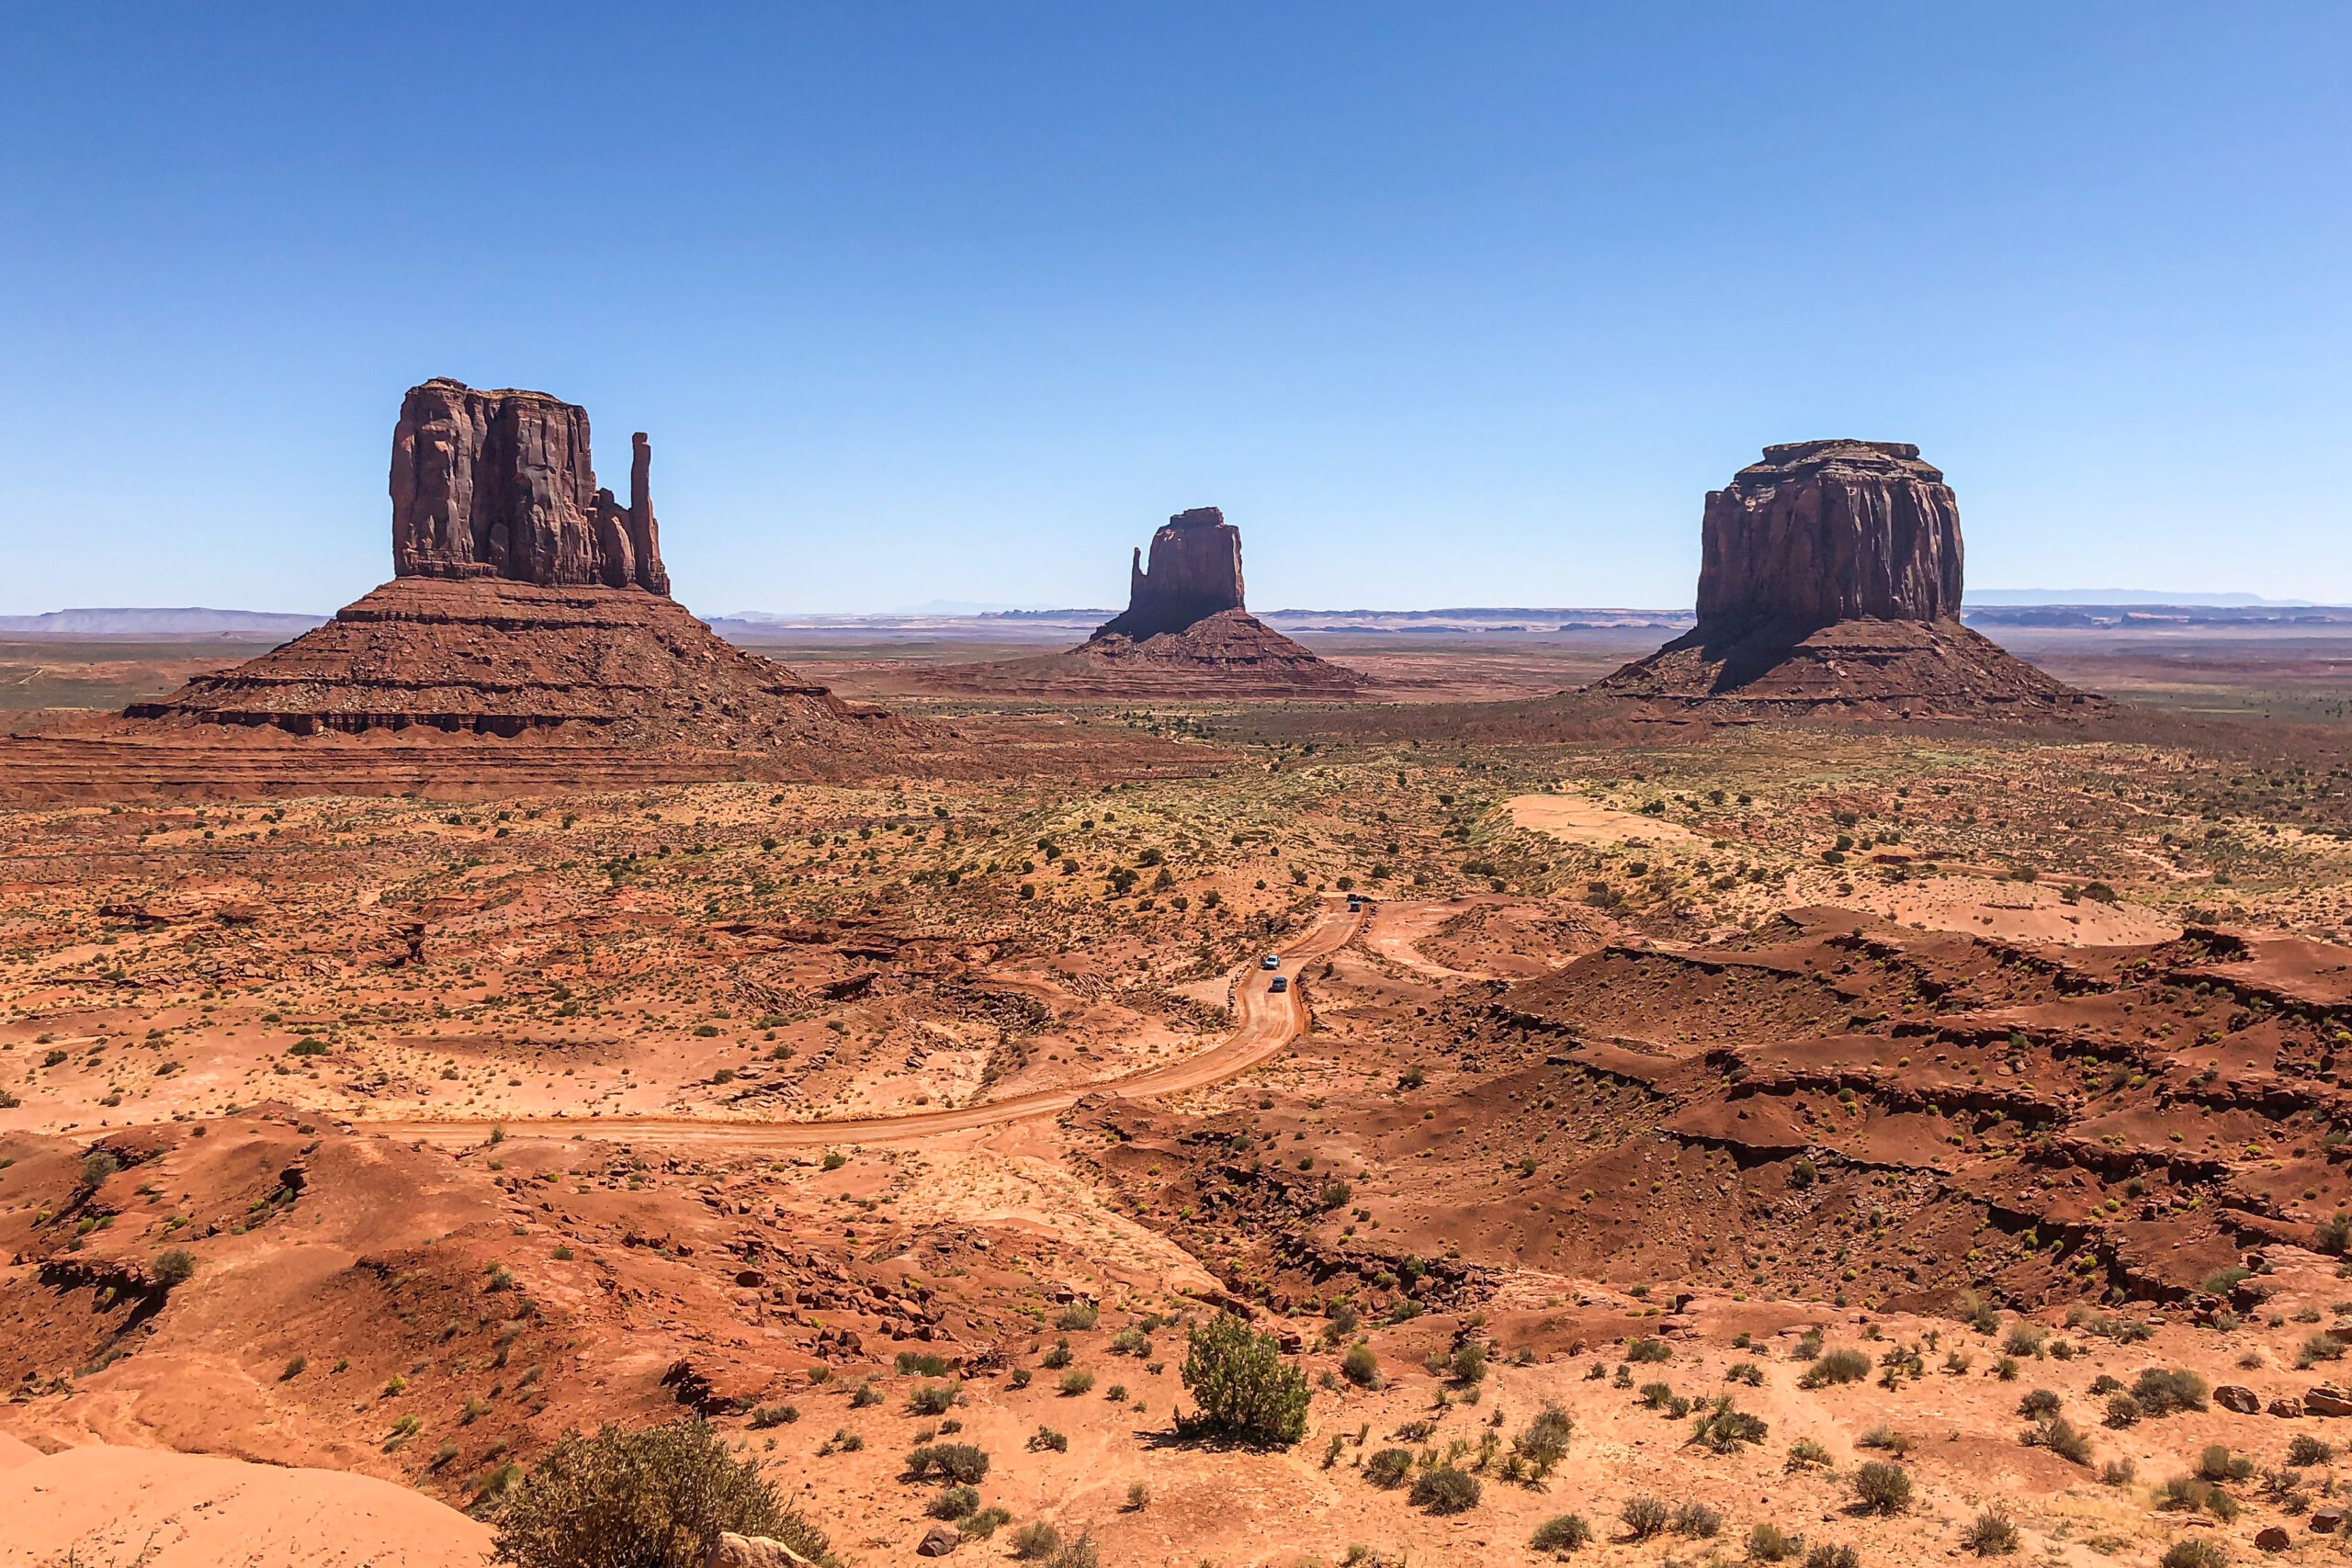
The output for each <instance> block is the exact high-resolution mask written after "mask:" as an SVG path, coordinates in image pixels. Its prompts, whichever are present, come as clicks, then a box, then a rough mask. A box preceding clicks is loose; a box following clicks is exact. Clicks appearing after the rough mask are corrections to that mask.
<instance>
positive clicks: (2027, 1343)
mask: <svg viewBox="0 0 2352 1568" xmlns="http://www.w3.org/2000/svg"><path fill="white" fill-rule="evenodd" d="M2049 1338H2050V1336H2049V1335H2048V1334H2046V1333H2045V1332H2043V1331H2042V1329H2041V1327H2039V1326H2038V1325H2034V1324H2030V1323H2019V1324H2014V1325H2011V1326H2010V1328H2009V1332H2008V1334H2007V1336H2006V1337H2003V1339H2002V1340H2001V1348H2002V1350H2003V1351H2004V1352H2006V1353H2007V1354H2008V1355H2011V1356H2039V1355H2041V1348H2042V1346H2043V1345H2044V1344H2045V1343H2046V1342H2047V1341H2048V1340H2049Z"/></svg>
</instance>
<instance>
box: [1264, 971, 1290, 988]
mask: <svg viewBox="0 0 2352 1568" xmlns="http://www.w3.org/2000/svg"><path fill="white" fill-rule="evenodd" d="M1266 989H1268V990H1270V991H1275V992H1281V991H1287V990H1289V989H1290V976H1287V975H1277V976H1274V983H1273V984H1272V985H1271V986H1269V987H1266Z"/></svg>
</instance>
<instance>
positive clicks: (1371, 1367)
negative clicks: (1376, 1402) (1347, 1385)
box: [1340, 1345, 1380, 1388]
mask: <svg viewBox="0 0 2352 1568" xmlns="http://www.w3.org/2000/svg"><path fill="white" fill-rule="evenodd" d="M1340 1376H1341V1377H1343V1378H1345V1379H1347V1380H1348V1381H1349V1382H1351V1383H1353V1384H1355V1385H1356V1386H1357V1387H1358V1388H1377V1387H1379V1386H1380V1358H1379V1357H1378V1356H1376V1355H1374V1354H1373V1350H1372V1347H1371V1346H1369V1345H1351V1346H1349V1347H1348V1353H1347V1354H1346V1355H1344V1356H1342V1357H1340Z"/></svg>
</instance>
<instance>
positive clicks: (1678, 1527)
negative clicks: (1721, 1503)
mask: <svg viewBox="0 0 2352 1568" xmlns="http://www.w3.org/2000/svg"><path fill="white" fill-rule="evenodd" d="M1668 1525H1669V1527H1670V1528H1671V1529H1673V1531H1674V1533H1675V1534H1677V1535H1679V1536H1688V1537H1689V1538H1690V1539H1691V1540H1713V1539H1714V1538H1715V1537H1717V1536H1719V1535H1721V1534H1723V1530H1724V1517H1723V1516H1722V1515H1721V1514H1719V1513H1717V1512H1715V1511H1714V1510H1713V1508H1710V1507H1709V1506H1707V1505H1705V1504H1704V1503H1685V1504H1683V1505H1682V1506H1680V1507H1679V1508H1677V1509H1675V1510H1674V1517H1673V1518H1672V1519H1671V1520H1669V1521H1668Z"/></svg>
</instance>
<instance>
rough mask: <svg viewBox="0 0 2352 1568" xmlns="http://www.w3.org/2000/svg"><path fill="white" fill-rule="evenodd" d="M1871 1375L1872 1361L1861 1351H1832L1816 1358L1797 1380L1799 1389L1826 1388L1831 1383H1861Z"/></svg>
mask: <svg viewBox="0 0 2352 1568" xmlns="http://www.w3.org/2000/svg"><path fill="white" fill-rule="evenodd" d="M1870 1375H1871V1359H1870V1358H1869V1357H1868V1356H1865V1355H1863V1354H1862V1353H1861V1352H1860V1350H1832V1351H1830V1352H1828V1353H1827V1354H1826V1355H1822V1356H1816V1357H1815V1358H1814V1362H1813V1365H1811V1366H1809V1367H1807V1368H1806V1369H1805V1370H1804V1375H1803V1376H1801V1377H1799V1378H1798V1379H1797V1386H1798V1387H1799V1388H1825V1387H1826V1386H1828V1385H1829V1384H1831V1383H1840V1382H1861V1380H1862V1379H1864V1378H1866V1377H1868V1376H1870Z"/></svg>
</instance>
